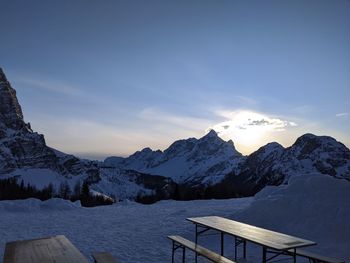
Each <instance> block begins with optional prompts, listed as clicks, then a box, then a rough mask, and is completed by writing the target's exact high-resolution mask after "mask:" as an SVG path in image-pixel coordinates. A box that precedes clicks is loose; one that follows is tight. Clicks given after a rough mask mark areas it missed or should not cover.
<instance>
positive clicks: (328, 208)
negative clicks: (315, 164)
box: [232, 174, 350, 261]
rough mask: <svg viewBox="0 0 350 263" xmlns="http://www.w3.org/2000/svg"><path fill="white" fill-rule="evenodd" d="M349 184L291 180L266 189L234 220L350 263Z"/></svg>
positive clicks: (319, 178) (315, 178)
mask: <svg viewBox="0 0 350 263" xmlns="http://www.w3.org/2000/svg"><path fill="white" fill-rule="evenodd" d="M349 201H350V183H349V182H348V181H346V180H344V179H335V178H332V177H330V176H326V175H321V174H318V175H315V174H313V175H309V176H298V177H293V178H291V179H290V180H289V184H288V185H282V186H279V187H276V186H274V187H266V188H264V189H263V190H262V191H261V192H260V193H258V194H257V195H256V196H255V200H254V202H252V204H251V206H250V207H249V208H247V209H246V210H244V211H242V212H240V213H238V214H234V215H232V217H233V218H234V219H236V220H239V221H243V222H246V223H248V224H252V225H256V226H260V227H264V228H267V229H271V230H275V231H279V232H282V233H286V234H290V235H294V236H297V237H301V238H305V239H308V240H312V241H315V242H317V244H318V245H317V246H313V247H310V248H308V250H312V251H315V252H319V253H320V254H323V255H329V256H332V255H333V256H335V257H337V258H340V259H344V260H345V261H349V260H350V255H349V253H348V252H346V251H348V250H347V249H346V248H348V247H350V227H349V218H350V206H349Z"/></svg>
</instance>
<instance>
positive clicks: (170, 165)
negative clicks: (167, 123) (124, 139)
mask: <svg viewBox="0 0 350 263" xmlns="http://www.w3.org/2000/svg"><path fill="white" fill-rule="evenodd" d="M244 160H245V157H244V156H242V154H241V153H239V152H238V151H237V150H236V149H235V147H234V144H233V142H232V141H228V142H226V141H224V140H222V139H221V138H220V137H219V136H218V135H217V134H216V132H215V131H214V130H211V131H210V132H209V133H208V134H206V135H205V136H204V137H202V138H200V139H195V138H189V139H187V140H179V141H176V142H174V143H173V144H172V145H170V147H169V148H167V149H166V150H165V151H164V152H162V151H160V150H158V151H152V150H151V149H150V148H145V149H143V150H142V151H138V152H136V153H134V154H133V155H130V156H129V157H127V158H125V159H121V158H117V157H109V158H107V159H106V160H105V161H104V163H105V164H106V165H111V166H114V167H119V168H124V169H132V170H136V171H139V172H142V173H149V174H159V175H162V176H166V177H169V178H171V179H173V180H174V181H175V182H177V183H179V184H182V183H191V184H200V185H202V184H205V185H211V184H215V183H217V182H219V181H221V180H222V179H223V178H224V176H225V175H226V174H228V173H229V172H231V171H232V170H235V169H236V167H238V165H239V164H240V163H242V162H243V161H244Z"/></svg>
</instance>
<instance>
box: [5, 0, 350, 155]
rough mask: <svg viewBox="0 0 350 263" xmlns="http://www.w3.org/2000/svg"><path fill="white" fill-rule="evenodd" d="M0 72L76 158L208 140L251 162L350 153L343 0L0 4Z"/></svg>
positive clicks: (56, 142) (30, 113)
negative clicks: (306, 152) (224, 143)
mask: <svg viewBox="0 0 350 263" xmlns="http://www.w3.org/2000/svg"><path fill="white" fill-rule="evenodd" d="M0 6H1V16H0V29H1V31H0V32H1V36H0V67H2V68H3V70H4V72H5V74H6V75H7V78H8V79H9V81H10V82H11V84H12V86H13V88H15V89H16V91H17V96H18V99H19V102H20V104H21V105H22V109H23V111H24V118H25V121H26V122H30V123H31V125H32V128H33V130H35V131H37V132H39V133H42V134H44V135H45V139H46V142H47V144H48V145H49V146H51V147H54V148H56V149H58V150H61V151H63V152H67V153H72V154H76V155H78V156H80V157H86V158H92V159H103V158H105V157H107V156H111V155H117V156H128V155H130V154H132V153H133V152H135V151H137V150H140V149H142V148H144V147H151V148H152V149H154V150H156V149H161V150H164V149H166V148H167V147H168V146H169V145H170V144H171V143H172V142H174V141H175V140H178V139H186V138H189V137H196V138H199V137H202V136H203V135H205V134H206V132H208V131H209V130H210V129H214V130H216V131H217V132H218V134H219V136H220V137H221V138H223V139H225V140H229V139H232V140H233V141H234V144H235V147H236V148H237V150H238V151H240V152H242V153H243V154H249V153H251V152H253V151H255V150H257V149H258V148H259V147H261V146H263V145H265V144H266V143H268V142H272V141H277V142H279V143H281V144H282V145H283V146H285V147H287V146H290V145H292V144H293V143H294V142H295V140H296V139H297V138H298V137H299V136H301V135H302V134H304V133H314V134H316V135H329V136H332V137H334V138H336V139H337V140H339V141H341V142H342V143H344V144H345V145H347V146H348V147H349V146H350V116H349V113H350V103H349V101H350V1H349V0H334V1H330V0H327V1H323V0H317V1H313V0H307V1H305V0H300V1H298V0H296V1H294V0H293V1H287V0H286V1H269V0H267V1H260V0H259V1H250V0H249V1H243V0H242V1H238V0H237V1H236V0H232V1H231V0H230V1H222V0H218V1H214V0H213V1H208V0H201V1H199V0H198V1H195V0H186V1H184V0H180V1H168V0H162V1H155V0H148V1H143V0H142V1H141V0H138V1H135V0H131V1H114V0H113V1H112V0H104V1H97V0H95V1H92V0H74V1H71V0H60V1H44V0H42V1H38V0H31V1H24V0H23V1H19V0H0Z"/></svg>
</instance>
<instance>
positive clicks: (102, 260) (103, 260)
mask: <svg viewBox="0 0 350 263" xmlns="http://www.w3.org/2000/svg"><path fill="white" fill-rule="evenodd" d="M92 257H93V258H94V260H95V263H118V261H117V260H116V259H115V258H114V257H113V256H112V255H111V254H110V253H108V252H94V253H92Z"/></svg>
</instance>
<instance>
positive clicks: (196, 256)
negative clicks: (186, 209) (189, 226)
mask: <svg viewBox="0 0 350 263" xmlns="http://www.w3.org/2000/svg"><path fill="white" fill-rule="evenodd" d="M195 226H196V239H195V240H196V241H195V243H196V245H197V244H198V226H197V224H195ZM197 261H198V254H197V252H195V263H197Z"/></svg>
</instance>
